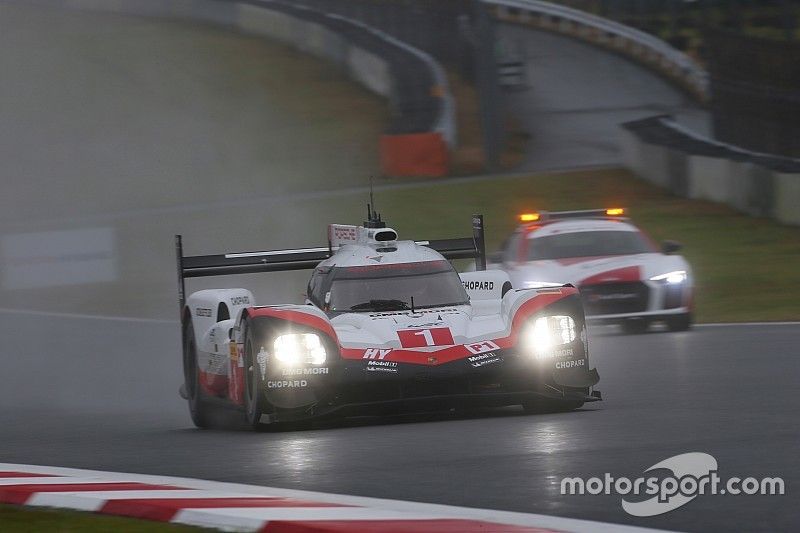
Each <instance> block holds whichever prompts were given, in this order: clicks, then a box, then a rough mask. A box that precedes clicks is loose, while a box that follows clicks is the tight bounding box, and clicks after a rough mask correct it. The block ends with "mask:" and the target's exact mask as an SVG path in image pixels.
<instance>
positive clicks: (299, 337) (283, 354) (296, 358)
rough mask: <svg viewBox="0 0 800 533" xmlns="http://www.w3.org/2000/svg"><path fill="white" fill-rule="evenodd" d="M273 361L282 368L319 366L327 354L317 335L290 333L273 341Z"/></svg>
mask: <svg viewBox="0 0 800 533" xmlns="http://www.w3.org/2000/svg"><path fill="white" fill-rule="evenodd" d="M274 356H275V359H276V360H277V361H278V362H279V363H280V364H281V365H283V366H297V365H307V364H311V365H321V364H323V363H325V358H326V356H327V354H326V353H325V347H324V346H323V345H322V341H321V340H320V338H319V335H317V334H315V333H290V334H287V335H281V336H279V337H278V338H276V339H275V352H274Z"/></svg>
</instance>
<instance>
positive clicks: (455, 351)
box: [340, 287, 578, 366]
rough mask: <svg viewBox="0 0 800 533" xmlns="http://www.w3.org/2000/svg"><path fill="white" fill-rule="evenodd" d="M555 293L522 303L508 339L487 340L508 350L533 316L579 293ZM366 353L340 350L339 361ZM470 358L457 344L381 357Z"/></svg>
mask: <svg viewBox="0 0 800 533" xmlns="http://www.w3.org/2000/svg"><path fill="white" fill-rule="evenodd" d="M557 290H558V291H559V292H550V293H544V294H538V295H537V296H535V297H534V298H531V299H530V300H528V301H526V302H525V303H523V304H522V305H521V306H520V307H519V309H517V312H516V313H515V314H514V318H513V319H512V321H511V333H510V334H509V336H508V337H503V338H499V339H489V340H491V341H492V342H494V343H495V344H497V345H498V346H499V347H500V348H510V347H512V346H514V345H515V344H516V343H517V337H518V336H519V333H520V330H521V329H522V327H523V326H524V325H525V323H526V321H527V320H528V319H529V318H530V317H531V316H532V315H533V314H535V313H537V312H539V311H541V310H542V309H543V308H545V307H547V306H548V305H551V304H553V303H555V302H557V301H559V300H562V299H563V298H565V297H567V296H570V295H573V294H577V292H578V289H575V288H573V287H559V288H558V289H557ZM470 344H473V343H470ZM365 351H366V349H365V348H342V349H341V350H340V352H341V354H342V358H344V359H362V358H363V357H364V352H365ZM472 355H475V354H474V353H472V352H470V351H469V350H467V349H466V348H465V347H464V345H461V344H459V345H456V346H448V347H447V348H442V349H439V350H433V351H421V350H403V349H393V350H391V351H390V352H389V353H388V354H387V355H386V356H385V357H384V358H383V361H394V362H398V363H415V364H419V365H427V366H436V365H441V364H444V363H449V362H451V361H455V360H457V359H464V358H465V357H470V356H472Z"/></svg>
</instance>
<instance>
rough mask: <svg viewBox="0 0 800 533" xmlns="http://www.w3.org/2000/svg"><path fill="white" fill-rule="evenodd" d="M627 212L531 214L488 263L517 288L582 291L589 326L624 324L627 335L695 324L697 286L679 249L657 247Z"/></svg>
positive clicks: (666, 244)
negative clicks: (562, 287) (651, 328)
mask: <svg viewBox="0 0 800 533" xmlns="http://www.w3.org/2000/svg"><path fill="white" fill-rule="evenodd" d="M624 215H625V211H624V210H623V209H619V208H615V209H597V210H587V211H562V212H550V213H548V212H542V213H526V214H523V215H520V221H521V222H522V224H521V225H520V226H519V227H518V228H517V229H516V231H514V233H513V234H512V235H511V236H510V237H509V238H508V239H507V240H506V241H505V243H504V245H503V247H502V250H501V251H500V252H498V253H497V254H494V255H493V256H492V257H491V258H490V259H491V260H492V261H491V264H490V268H499V269H502V270H504V271H505V272H507V273H508V275H509V278H510V280H511V283H512V284H513V285H514V287H525V288H546V287H557V286H560V285H563V284H565V283H569V284H571V285H574V286H575V287H577V288H578V289H579V290H580V293H581V297H582V298H583V305H584V309H585V311H586V317H587V319H588V320H590V321H598V322H611V323H619V324H621V325H622V327H623V329H624V330H625V331H627V332H630V333H637V332H643V331H645V330H646V329H647V328H648V327H649V325H650V324H651V323H652V322H654V321H662V322H664V323H665V324H666V325H667V327H668V328H669V329H670V330H671V331H682V330H686V329H688V328H689V327H690V326H691V323H692V301H693V279H692V271H691V269H690V267H689V264H688V263H687V262H686V260H685V259H684V258H683V257H682V256H680V255H676V252H677V251H678V250H679V249H680V247H681V245H680V244H678V243H677V242H675V241H665V242H664V243H663V244H662V245H661V247H658V246H657V245H656V244H654V243H653V241H652V240H651V239H650V238H649V237H648V236H647V235H646V234H645V233H644V232H642V231H641V230H640V229H639V228H637V227H636V226H634V225H633V224H632V223H631V222H630V220H628V219H627V218H625V216H624Z"/></svg>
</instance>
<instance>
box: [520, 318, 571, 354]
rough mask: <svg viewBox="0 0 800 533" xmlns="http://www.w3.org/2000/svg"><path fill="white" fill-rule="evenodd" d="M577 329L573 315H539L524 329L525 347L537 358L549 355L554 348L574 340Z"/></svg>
mask: <svg viewBox="0 0 800 533" xmlns="http://www.w3.org/2000/svg"><path fill="white" fill-rule="evenodd" d="M575 330H576V328H575V321H574V320H573V319H572V317H571V316H567V315H554V316H543V317H539V318H537V319H536V321H534V323H533V324H532V325H529V326H528V328H527V329H526V330H525V331H524V333H523V335H524V339H523V343H524V347H525V349H526V350H527V351H528V352H530V353H533V355H534V356H535V357H536V358H537V359H541V358H544V357H547V356H548V353H549V352H550V350H551V349H552V348H554V347H556V346H561V345H563V344H568V343H570V342H572V341H574V340H575V338H576V331H575Z"/></svg>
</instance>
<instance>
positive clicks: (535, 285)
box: [523, 281, 564, 289]
mask: <svg viewBox="0 0 800 533" xmlns="http://www.w3.org/2000/svg"><path fill="white" fill-rule="evenodd" d="M523 285H525V288H526V289H546V288H548V287H561V286H563V285H564V284H563V283H553V282H552V281H525V282H523Z"/></svg>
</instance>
